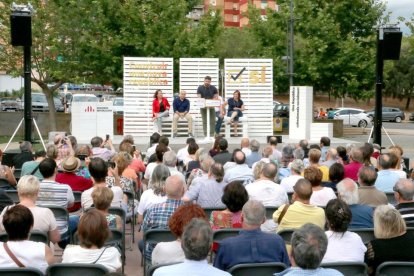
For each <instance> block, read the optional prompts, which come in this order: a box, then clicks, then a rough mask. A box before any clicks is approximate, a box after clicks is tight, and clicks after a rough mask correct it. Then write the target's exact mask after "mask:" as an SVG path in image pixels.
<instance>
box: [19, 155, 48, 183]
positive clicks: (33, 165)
mask: <svg viewBox="0 0 414 276" xmlns="http://www.w3.org/2000/svg"><path fill="white" fill-rule="evenodd" d="M34 158H35V160H33V161H27V162H24V164H23V166H22V171H21V173H20V176H23V175H34V176H36V177H37V178H38V179H39V180H40V181H42V180H43V175H42V174H41V173H40V171H39V164H40V162H42V161H43V159H45V158H46V152H45V151H44V150H38V151H36V152H35V154H34Z"/></svg>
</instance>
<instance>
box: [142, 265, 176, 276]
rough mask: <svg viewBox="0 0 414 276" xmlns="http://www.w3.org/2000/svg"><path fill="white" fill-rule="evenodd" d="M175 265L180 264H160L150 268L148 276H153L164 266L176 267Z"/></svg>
mask: <svg viewBox="0 0 414 276" xmlns="http://www.w3.org/2000/svg"><path fill="white" fill-rule="evenodd" d="M175 264H179V263H168V264H159V265H154V266H151V267H150V268H148V276H152V275H153V274H154V272H155V270H156V269H157V268H160V267H163V266H170V265H175Z"/></svg>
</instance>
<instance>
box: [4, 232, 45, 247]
mask: <svg viewBox="0 0 414 276" xmlns="http://www.w3.org/2000/svg"><path fill="white" fill-rule="evenodd" d="M8 240H9V236H8V235H7V233H2V234H0V241H1V242H7V241H8ZM29 241H35V242H43V243H44V244H47V245H49V237H48V235H47V234H46V233H43V232H41V231H37V230H34V231H31V232H30V235H29Z"/></svg>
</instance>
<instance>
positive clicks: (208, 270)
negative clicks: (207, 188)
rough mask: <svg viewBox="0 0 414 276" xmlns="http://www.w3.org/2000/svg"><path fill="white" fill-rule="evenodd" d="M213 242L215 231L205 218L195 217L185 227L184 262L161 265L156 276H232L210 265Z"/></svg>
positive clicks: (182, 243) (182, 242)
mask: <svg viewBox="0 0 414 276" xmlns="http://www.w3.org/2000/svg"><path fill="white" fill-rule="evenodd" d="M212 244H213V231H212V230H211V228H210V225H209V224H208V222H206V221H205V220H204V219H198V218H194V219H192V220H191V221H190V222H189V223H188V224H187V226H186V227H185V228H184V233H183V235H182V238H181V247H182V248H183V251H184V255H185V260H184V263H180V264H175V265H169V266H164V267H160V268H158V269H157V270H155V272H154V276H164V275H168V276H170V275H172V276H181V275H208V276H230V274H229V273H228V272H225V271H222V270H219V269H217V268H214V267H212V266H210V265H209V264H208V262H207V255H208V253H209V252H210V249H211V245H212Z"/></svg>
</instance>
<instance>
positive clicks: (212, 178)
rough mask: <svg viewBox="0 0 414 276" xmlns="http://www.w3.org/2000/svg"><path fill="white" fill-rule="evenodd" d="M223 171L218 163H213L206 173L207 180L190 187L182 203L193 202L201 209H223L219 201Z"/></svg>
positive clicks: (222, 185)
mask: <svg viewBox="0 0 414 276" xmlns="http://www.w3.org/2000/svg"><path fill="white" fill-rule="evenodd" d="M223 177H224V169H223V165H221V164H220V163H214V164H213V165H212V166H211V167H210V170H209V172H208V179H207V180H205V181H198V182H196V183H195V184H194V185H191V186H190V188H189V189H188V191H187V192H186V193H185V195H184V197H183V201H185V202H188V201H193V200H195V201H196V202H197V204H198V205H200V206H201V207H202V208H224V207H225V206H224V204H223V202H222V201H221V197H222V196H223V189H224V187H225V186H226V184H225V183H224V182H223Z"/></svg>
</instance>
